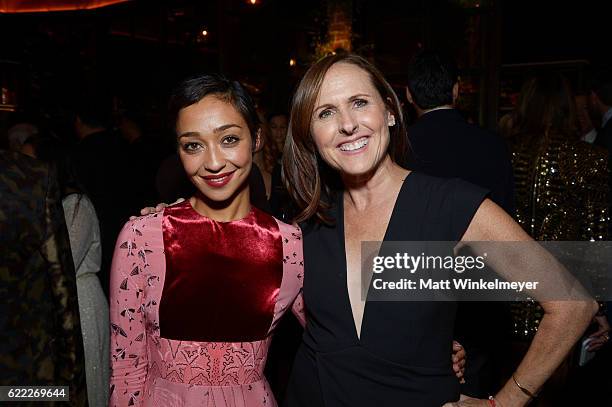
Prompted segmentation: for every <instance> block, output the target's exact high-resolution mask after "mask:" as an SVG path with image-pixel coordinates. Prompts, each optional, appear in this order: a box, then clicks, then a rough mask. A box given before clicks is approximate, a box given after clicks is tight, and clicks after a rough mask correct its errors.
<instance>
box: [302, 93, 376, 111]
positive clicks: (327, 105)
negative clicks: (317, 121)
mask: <svg viewBox="0 0 612 407" xmlns="http://www.w3.org/2000/svg"><path fill="white" fill-rule="evenodd" d="M363 96H366V97H372V96H371V95H369V94H367V93H358V94H356V95H353V96H351V97H349V98H348V99H347V100H349V101H351V100H355V99H357V98H359V97H363ZM324 107H325V108H327V107H333V105H332V104H329V103H326V104H324V105H320V106H317V107H315V109H314V111H315V112H316V111H317V110H319V109H322V108H324Z"/></svg>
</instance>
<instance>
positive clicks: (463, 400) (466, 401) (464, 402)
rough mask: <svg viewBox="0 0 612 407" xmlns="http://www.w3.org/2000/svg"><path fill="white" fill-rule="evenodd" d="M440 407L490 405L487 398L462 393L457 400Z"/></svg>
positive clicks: (480, 406)
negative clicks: (477, 397)
mask: <svg viewBox="0 0 612 407" xmlns="http://www.w3.org/2000/svg"><path fill="white" fill-rule="evenodd" d="M442 407H491V403H489V400H484V399H475V398H472V397H468V396H464V395H463V394H462V395H461V397H460V398H459V401H455V402H452V403H446V404H444V405H443V406H442Z"/></svg>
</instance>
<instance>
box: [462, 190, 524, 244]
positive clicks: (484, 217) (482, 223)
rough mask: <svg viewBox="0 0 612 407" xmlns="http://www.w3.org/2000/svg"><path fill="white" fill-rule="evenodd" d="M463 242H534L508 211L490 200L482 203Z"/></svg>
mask: <svg viewBox="0 0 612 407" xmlns="http://www.w3.org/2000/svg"><path fill="white" fill-rule="evenodd" d="M461 240H462V241H528V240H533V239H532V238H531V237H530V236H529V235H528V234H527V233H526V232H525V231H524V230H523V228H521V226H520V225H519V224H518V223H516V222H515V221H514V219H512V217H511V216H510V215H508V213H506V211H504V210H503V209H502V208H501V207H500V206H499V205H497V204H496V203H495V202H493V201H492V200H490V199H488V198H487V199H485V200H483V201H482V203H481V204H480V206H479V207H478V210H477V211H476V213H475V214H474V217H473V218H472V221H471V222H470V225H469V226H468V228H467V230H466V231H465V233H464V235H463V237H462V238H461Z"/></svg>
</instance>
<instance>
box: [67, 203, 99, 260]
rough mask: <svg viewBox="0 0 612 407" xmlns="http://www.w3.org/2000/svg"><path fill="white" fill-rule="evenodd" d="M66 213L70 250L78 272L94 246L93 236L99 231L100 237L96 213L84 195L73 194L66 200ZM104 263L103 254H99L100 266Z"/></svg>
mask: <svg viewBox="0 0 612 407" xmlns="http://www.w3.org/2000/svg"><path fill="white" fill-rule="evenodd" d="M64 213H65V215H66V225H67V226H68V236H69V237H70V249H71V250H72V259H73V261H74V267H75V268H76V269H77V270H78V269H79V267H80V265H81V263H82V262H83V260H84V259H85V256H86V255H87V252H88V251H89V248H90V247H91V244H92V236H93V235H94V233H95V231H96V230H97V235H98V236H99V235H100V232H99V226H98V218H97V216H96V211H95V210H94V208H93V205H92V204H91V202H90V201H89V199H88V198H87V197H86V196H84V195H81V196H79V195H77V194H72V195H69V196H67V197H66V198H65V199H64ZM101 261H102V253H101V252H100V253H99V259H98V266H99V265H100V262H101Z"/></svg>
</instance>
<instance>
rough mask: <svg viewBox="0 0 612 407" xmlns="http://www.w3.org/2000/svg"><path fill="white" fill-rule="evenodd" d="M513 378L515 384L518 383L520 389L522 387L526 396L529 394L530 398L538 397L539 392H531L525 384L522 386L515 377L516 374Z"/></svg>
mask: <svg viewBox="0 0 612 407" xmlns="http://www.w3.org/2000/svg"><path fill="white" fill-rule="evenodd" d="M512 380H514V384H516V385H517V387H518V388H519V389H521V391H522V392H523V393H524V394H525V395H526V396H528V397H529V398H531V399H535V398H536V397H538V392H536V393H535V394H534V393H532V392H530V391H529V390H527V389H526V388H524V387H523V386H521V385H520V384H519V382H518V381H517V380H516V377H514V375H512Z"/></svg>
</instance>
